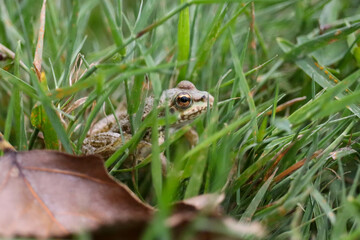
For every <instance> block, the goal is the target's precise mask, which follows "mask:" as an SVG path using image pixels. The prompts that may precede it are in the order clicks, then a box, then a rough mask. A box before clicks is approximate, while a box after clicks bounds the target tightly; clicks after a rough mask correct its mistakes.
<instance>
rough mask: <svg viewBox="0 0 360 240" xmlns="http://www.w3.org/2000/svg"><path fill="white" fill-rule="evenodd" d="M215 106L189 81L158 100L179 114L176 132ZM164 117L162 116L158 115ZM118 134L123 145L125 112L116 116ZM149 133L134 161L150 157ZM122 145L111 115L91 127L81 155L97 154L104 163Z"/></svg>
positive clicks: (150, 100) (127, 132) (128, 133)
mask: <svg viewBox="0 0 360 240" xmlns="http://www.w3.org/2000/svg"><path fill="white" fill-rule="evenodd" d="M153 102H154V99H153V98H152V97H149V98H147V99H146V102H145V108H144V112H143V118H144V117H145V116H146V115H147V114H149V112H150V111H151V110H152V108H153ZM213 102H214V98H213V96H211V95H210V94H209V93H208V92H206V91H200V90H198V89H196V87H195V85H194V84H193V83H191V82H190V81H186V80H185V81H181V82H180V83H179V84H178V85H177V86H176V87H175V88H171V89H168V90H165V91H163V93H162V95H161V97H160V106H165V105H166V104H167V105H168V106H169V108H170V112H171V113H178V114H179V119H178V121H177V122H176V123H175V124H173V125H171V128H172V129H173V130H176V129H178V128H180V127H182V126H184V125H187V124H189V123H191V122H192V121H193V120H194V119H195V118H196V117H198V116H199V115H200V114H202V113H203V112H205V111H206V110H207V108H208V106H210V107H212V105H213ZM160 114H161V115H163V113H160ZM117 117H118V119H119V122H120V125H121V130H122V132H123V134H124V139H125V141H128V140H129V139H130V138H131V137H132V133H131V129H130V123H129V116H128V115H127V114H126V112H118V113H117ZM150 135H151V132H150V130H148V131H147V133H145V136H144V138H143V140H142V141H141V142H140V143H139V145H138V147H137V149H136V151H135V154H136V156H135V159H136V160H137V161H141V160H142V159H144V158H146V157H147V156H148V155H149V154H150V153H151V144H150V139H151V137H150ZM163 141H164V139H163V134H162V133H160V134H159V144H161V143H162V142H163ZM122 144H123V142H122V139H121V135H120V129H119V127H118V125H117V123H116V121H115V117H114V116H113V115H110V116H107V117H105V118H103V119H101V120H100V121H99V122H98V123H96V124H95V125H94V127H92V129H91V130H90V131H89V133H88V137H87V138H86V139H85V140H84V143H83V147H82V152H83V153H84V154H98V155H100V156H102V157H103V158H104V159H107V158H109V157H110V156H111V155H112V154H113V153H114V152H115V151H116V150H117V149H119V148H120V147H121V146H122Z"/></svg>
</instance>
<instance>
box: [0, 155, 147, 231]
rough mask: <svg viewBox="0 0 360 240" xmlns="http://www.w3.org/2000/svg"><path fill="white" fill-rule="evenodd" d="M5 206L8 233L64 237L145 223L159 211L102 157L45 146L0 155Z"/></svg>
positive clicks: (0, 222)
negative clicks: (117, 177) (106, 165)
mask: <svg viewBox="0 0 360 240" xmlns="http://www.w3.org/2000/svg"><path fill="white" fill-rule="evenodd" d="M0 206H1V208H0V236H5V237H12V236H32V237H41V238H48V237H63V236H67V235H70V234H73V233H76V232H79V231H81V230H87V231H89V230H95V229H97V228H99V227H101V226H104V225H110V224H113V223H117V224H120V225H121V224H122V223H124V224H125V225H127V226H128V224H129V223H134V224H133V226H137V225H136V224H135V223H140V224H138V225H139V226H142V227H144V226H145V224H143V223H146V222H148V221H149V220H150V219H151V217H152V215H153V213H154V209H153V208H151V207H150V206H148V205H146V204H144V203H142V202H141V201H140V200H139V199H138V198H137V197H136V196H135V195H134V194H133V193H132V192H131V191H130V190H129V189H128V188H127V187H126V186H125V185H123V184H120V183H118V182H115V181H114V180H113V179H112V178H111V177H110V176H109V175H108V174H107V172H106V170H105V168H104V164H103V161H102V160H101V159H100V158H98V157H96V156H91V155H90V156H84V157H77V156H72V155H69V154H65V153H60V152H55V151H40V150H35V151H29V152H19V153H16V152H9V153H7V154H6V155H5V156H4V157H1V158H0ZM125 230H126V229H125ZM133 230H134V232H135V233H138V234H140V233H139V231H138V230H137V229H133Z"/></svg>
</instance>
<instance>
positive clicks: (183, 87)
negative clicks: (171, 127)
mask: <svg viewBox="0 0 360 240" xmlns="http://www.w3.org/2000/svg"><path fill="white" fill-rule="evenodd" d="M160 102H162V103H165V102H167V103H168V104H169V108H170V112H171V113H179V120H178V122H177V123H176V124H175V127H181V126H183V125H185V124H188V123H190V122H191V121H193V120H194V119H195V118H196V117H198V116H199V115H200V114H201V113H203V112H205V111H206V110H207V107H208V105H209V106H210V107H212V105H213V103H214V97H213V96H211V95H210V93H208V92H206V91H199V90H197V89H196V87H195V85H194V84H192V83H191V82H189V81H181V82H180V83H179V84H178V85H177V86H176V87H175V88H172V89H169V90H166V91H164V92H163V93H162V95H161V99H160Z"/></svg>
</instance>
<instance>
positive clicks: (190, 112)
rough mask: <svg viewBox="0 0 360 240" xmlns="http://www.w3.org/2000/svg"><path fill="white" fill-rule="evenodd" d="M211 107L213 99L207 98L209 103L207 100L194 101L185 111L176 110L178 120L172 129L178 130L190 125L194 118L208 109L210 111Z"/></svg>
mask: <svg viewBox="0 0 360 240" xmlns="http://www.w3.org/2000/svg"><path fill="white" fill-rule="evenodd" d="M210 96H211V95H210ZM212 106H213V98H212V96H211V98H209V102H207V99H205V100H201V101H194V102H193V104H192V106H191V107H189V108H187V109H177V112H178V113H179V119H178V121H177V122H176V123H175V124H174V126H173V127H175V128H180V127H182V126H184V125H186V124H189V123H191V122H192V121H193V120H194V119H195V118H197V117H198V116H200V115H201V114H202V113H204V112H206V111H207V109H208V108H210V109H211V108H212Z"/></svg>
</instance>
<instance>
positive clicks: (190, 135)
mask: <svg viewBox="0 0 360 240" xmlns="http://www.w3.org/2000/svg"><path fill="white" fill-rule="evenodd" d="M184 136H185V138H186V140H187V141H188V142H189V143H190V146H191V148H193V147H195V146H196V144H198V142H199V134H198V133H197V132H196V130H195V129H193V128H191V129H190V130H189V131H187V132H186V133H185V134H184Z"/></svg>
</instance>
